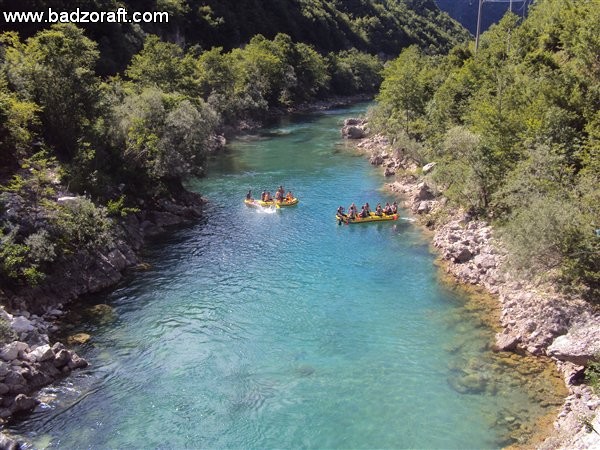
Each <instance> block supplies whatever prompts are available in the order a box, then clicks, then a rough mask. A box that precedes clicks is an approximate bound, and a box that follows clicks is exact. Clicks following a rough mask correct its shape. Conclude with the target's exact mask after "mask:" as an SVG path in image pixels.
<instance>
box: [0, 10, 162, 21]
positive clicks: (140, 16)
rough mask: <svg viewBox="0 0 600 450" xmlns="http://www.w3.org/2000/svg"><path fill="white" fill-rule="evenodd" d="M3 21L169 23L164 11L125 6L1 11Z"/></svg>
mask: <svg viewBox="0 0 600 450" xmlns="http://www.w3.org/2000/svg"><path fill="white" fill-rule="evenodd" d="M2 17H3V19H4V22H5V23H169V13H168V12H164V11H154V12H150V11H147V12H139V11H136V12H134V13H132V14H129V13H128V11H127V10H126V9H125V8H119V9H117V10H116V11H83V10H81V9H80V8H77V9H76V10H74V11H55V10H53V9H52V8H48V10H47V11H2Z"/></svg>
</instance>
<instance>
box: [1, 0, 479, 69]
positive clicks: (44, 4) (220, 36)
mask: <svg viewBox="0 0 600 450" xmlns="http://www.w3.org/2000/svg"><path fill="white" fill-rule="evenodd" d="M119 6H124V7H126V8H127V10H128V11H129V12H130V13H132V12H134V11H166V12H168V13H169V15H170V20H169V23H168V24H165V23H159V24H139V25H137V24H135V25H134V24H106V23H105V24H82V26H83V27H84V28H85V30H86V35H87V36H88V37H89V38H90V39H92V40H94V41H95V42H96V43H97V44H98V48H99V50H100V59H99V60H98V67H97V69H98V71H99V73H100V74H114V73H116V72H120V71H122V70H123V69H125V67H126V66H127V64H128V62H129V59H130V58H131V56H132V55H133V54H134V53H137V52H138V51H139V50H140V49H141V46H142V44H143V40H144V35H145V34H147V33H149V34H156V35H157V36H160V37H161V38H162V39H163V40H165V41H169V42H174V43H177V44H179V45H180V46H182V47H184V48H191V47H193V46H198V48H199V50H209V49H211V48H213V47H223V48H224V49H225V50H232V49H234V48H237V47H240V46H242V45H245V44H246V43H247V42H248V41H249V40H250V39H252V37H254V36H256V35H257V34H261V35H263V36H265V37H266V38H268V39H273V38H274V37H275V36H276V35H277V33H284V34H287V35H289V36H290V37H291V38H292V40H293V41H294V42H303V43H306V44H309V45H311V46H313V47H314V48H315V49H316V50H317V51H319V52H320V53H328V52H331V51H339V50H350V49H352V48H355V49H357V50H360V51H364V52H368V53H371V54H385V55H389V56H396V55H398V53H399V52H400V50H401V49H402V48H404V47H407V46H409V45H412V44H414V45H418V46H419V47H421V48H423V49H427V51H429V52H432V53H433V52H446V51H448V50H449V49H450V48H451V47H452V46H453V45H454V44H456V43H457V42H459V41H461V40H464V39H466V38H467V37H468V32H467V31H466V30H465V29H464V28H462V27H461V26H460V25H459V24H458V22H456V21H454V20H452V19H451V18H450V17H449V16H448V15H446V14H445V13H440V10H439V9H438V8H437V6H436V4H435V3H434V1H433V0H388V1H382V0H352V1H339V0H285V1H282V0H218V1H216V0H203V1H200V0H151V1H148V0H125V1H117V0H92V1H82V0H29V1H27V2H23V1H21V0H0V10H3V11H27V10H29V11H46V10H47V9H48V8H49V7H50V8H53V10H55V11H72V10H74V9H76V8H77V7H80V8H81V9H82V10H94V11H112V10H115V9H116V8H117V7H119ZM4 26H5V27H7V26H8V27H12V28H8V29H6V31H9V30H10V31H18V32H19V33H20V34H21V36H22V37H23V38H25V37H29V36H32V35H33V34H35V33H36V32H38V31H40V30H41V29H43V28H44V27H47V24H34V23H29V24H25V23H21V24H12V25H11V24H4Z"/></svg>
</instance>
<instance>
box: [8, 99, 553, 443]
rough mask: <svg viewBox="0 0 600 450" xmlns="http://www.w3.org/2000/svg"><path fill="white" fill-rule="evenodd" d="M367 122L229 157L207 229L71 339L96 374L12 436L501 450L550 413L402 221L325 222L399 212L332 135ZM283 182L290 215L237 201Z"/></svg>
mask: <svg viewBox="0 0 600 450" xmlns="http://www.w3.org/2000/svg"><path fill="white" fill-rule="evenodd" d="M364 108H365V106H364V105H357V106H355V107H353V108H349V109H340V110H333V111H329V112H324V113H318V114H311V115H304V116H296V117H290V118H286V119H284V120H282V121H281V123H279V124H277V126H274V127H273V128H270V129H267V130H264V131H263V132H261V133H258V134H256V135H253V136H248V137H244V138H240V139H237V140H236V141H234V142H232V143H231V144H230V145H229V147H228V149H227V151H226V152H225V154H224V155H220V156H219V157H217V158H215V159H214V160H213V161H212V162H211V164H210V171H209V175H208V176H207V177H206V178H204V179H201V180H196V181H193V182H191V183H190V184H189V187H190V188H191V189H194V190H196V191H198V192H201V193H202V194H203V195H204V196H205V197H206V198H207V199H208V200H209V203H208V205H207V208H206V216H205V218H204V219H203V220H201V221H200V222H199V223H197V224H195V225H194V226H192V227H187V228H183V229H178V230H175V231H173V232H172V233H170V234H169V235H168V236H163V237H161V238H159V239H158V240H156V241H155V242H153V243H151V244H150V245H149V246H147V248H146V250H145V251H144V253H143V255H142V258H143V259H144V261H145V262H147V263H148V264H149V266H150V268H149V269H148V270H145V271H141V272H136V273H134V274H132V275H131V276H129V277H128V278H127V280H126V281H125V282H123V283H122V284H121V285H120V286H118V287H117V288H116V289H114V290H112V291H111V292H109V293H106V294H103V295H96V296H94V297H92V298H90V299H88V304H89V305H91V304H94V303H102V304H109V305H110V306H111V307H112V308H113V311H114V315H112V316H111V315H109V316H108V317H104V318H103V320H88V321H85V322H84V324H83V325H80V326H79V327H78V328H77V329H76V330H75V331H85V332H87V333H90V334H91V335H92V340H91V343H90V344H87V345H86V346H84V347H82V348H80V349H79V352H80V353H81V354H82V355H83V356H84V357H85V358H87V359H88V360H89V361H90V363H91V366H90V368H88V369H86V370H84V371H81V372H79V373H78V374H76V375H75V376H73V377H70V378H69V379H67V380H66V381H64V382H62V383H59V384H58V385H57V386H53V387H51V388H48V389H46V390H45V391H44V392H43V396H42V398H43V399H45V403H44V404H43V405H42V407H41V408H39V409H38V411H37V412H35V413H34V414H33V415H32V416H30V417H29V418H27V419H26V420H24V421H22V422H19V423H17V424H15V425H13V427H12V431H13V432H15V433H20V434H21V435H23V436H25V437H26V438H27V439H28V440H29V441H30V442H31V444H30V446H32V447H36V448H43V447H50V448H331V449H348V448H390V449H391V448H498V447H500V446H502V445H504V444H506V443H508V442H510V441H507V437H506V436H507V433H508V432H509V431H510V430H511V429H513V430H514V428H515V427H514V425H515V422H517V424H519V423H521V422H523V420H525V418H527V419H531V418H532V417H537V416H539V415H540V414H542V413H544V412H546V410H543V409H542V408H541V407H540V406H539V404H538V403H539V402H538V401H537V400H536V398H535V397H532V396H531V390H532V389H531V386H529V385H527V382H526V381H524V380H523V379H518V377H515V373H516V372H515V371H514V370H497V368H498V367H500V366H501V365H500V366H499V365H498V364H497V363H496V362H493V356H491V355H490V352H489V351H488V348H489V344H490V342H491V341H492V336H493V331H492V330H491V329H490V328H489V327H488V326H487V325H486V324H485V321H484V320H481V318H478V317H477V315H475V314H473V312H472V311H470V310H469V308H467V307H466V305H467V303H468V301H467V298H466V297H465V295H463V294H461V293H459V292H456V291H454V290H452V289H451V288H450V287H448V286H447V285H445V284H444V283H443V282H441V281H440V278H439V276H438V269H437V268H436V266H435V265H434V264H433V263H434V256H433V255H432V253H431V252H430V248H429V245H428V241H427V239H426V238H425V237H424V236H423V234H422V233H421V232H420V231H419V229H418V228H416V227H415V226H414V225H413V224H412V223H411V222H410V220H407V219H406V218H407V214H406V213H404V212H403V213H402V216H403V217H404V218H403V219H401V220H399V221H397V222H395V223H389V222H388V223H381V224H365V225H354V226H352V225H351V226H347V225H338V223H337V221H336V220H335V219H334V214H335V210H336V208H337V207H338V206H339V205H344V206H345V207H347V206H348V205H349V204H350V203H351V202H356V203H357V204H358V205H360V204H362V203H364V202H365V201H368V202H369V203H370V204H371V205H372V206H374V205H375V204H376V203H377V202H384V203H385V202H386V201H393V200H394V197H392V196H391V194H390V193H387V192H385V191H383V190H381V186H382V184H383V178H382V176H381V174H380V172H379V171H376V170H375V169H373V168H371V167H370V166H369V164H368V162H367V161H366V160H365V158H364V157H362V156H360V155H358V154H356V153H355V152H354V151H353V150H352V149H351V148H349V145H348V144H345V143H344V142H342V141H341V140H340V138H339V129H340V122H341V120H342V119H343V118H344V117H348V116H352V115H355V114H357V113H359V112H362V111H363V110H364ZM280 184H283V185H284V187H285V188H286V190H287V189H290V190H292V191H293V192H294V194H295V195H296V196H298V197H299V198H300V203H299V205H297V206H295V207H291V208H282V209H280V210H277V211H262V210H257V209H253V208H248V207H246V206H245V205H244V204H243V202H242V200H243V197H244V195H245V193H246V192H247V190H248V189H249V188H252V189H253V192H254V193H255V194H256V195H258V193H259V192H260V191H262V190H263V189H269V190H271V191H272V192H274V191H275V189H276V187H277V186H278V185H280ZM547 406H548V405H546V407H547ZM511 427H512V428H511Z"/></svg>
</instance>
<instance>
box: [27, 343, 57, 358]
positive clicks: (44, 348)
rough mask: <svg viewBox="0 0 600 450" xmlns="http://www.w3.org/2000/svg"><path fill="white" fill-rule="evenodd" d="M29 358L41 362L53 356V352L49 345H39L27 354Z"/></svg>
mask: <svg viewBox="0 0 600 450" xmlns="http://www.w3.org/2000/svg"><path fill="white" fill-rule="evenodd" d="M29 357H30V359H33V360H34V361H38V362H43V361H48V360H50V359H53V358H54V352H53V351H52V349H51V348H50V346H49V345H47V344H46V345H40V346H39V347H37V348H36V349H35V350H33V351H32V352H31V353H30V354H29Z"/></svg>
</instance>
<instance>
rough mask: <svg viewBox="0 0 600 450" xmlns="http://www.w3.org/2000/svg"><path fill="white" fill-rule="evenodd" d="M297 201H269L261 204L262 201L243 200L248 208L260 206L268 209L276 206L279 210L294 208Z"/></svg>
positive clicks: (294, 199)
mask: <svg viewBox="0 0 600 450" xmlns="http://www.w3.org/2000/svg"><path fill="white" fill-rule="evenodd" d="M298 202H299V200H298V199H297V198H296V197H294V198H293V199H291V200H289V201H288V200H283V201H281V202H276V201H275V200H273V201H270V202H263V201H262V200H247V199H246V200H244V203H245V204H246V205H248V206H261V207H263V208H265V207H269V206H277V207H279V208H283V207H284V206H294V205H296V204H298Z"/></svg>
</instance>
